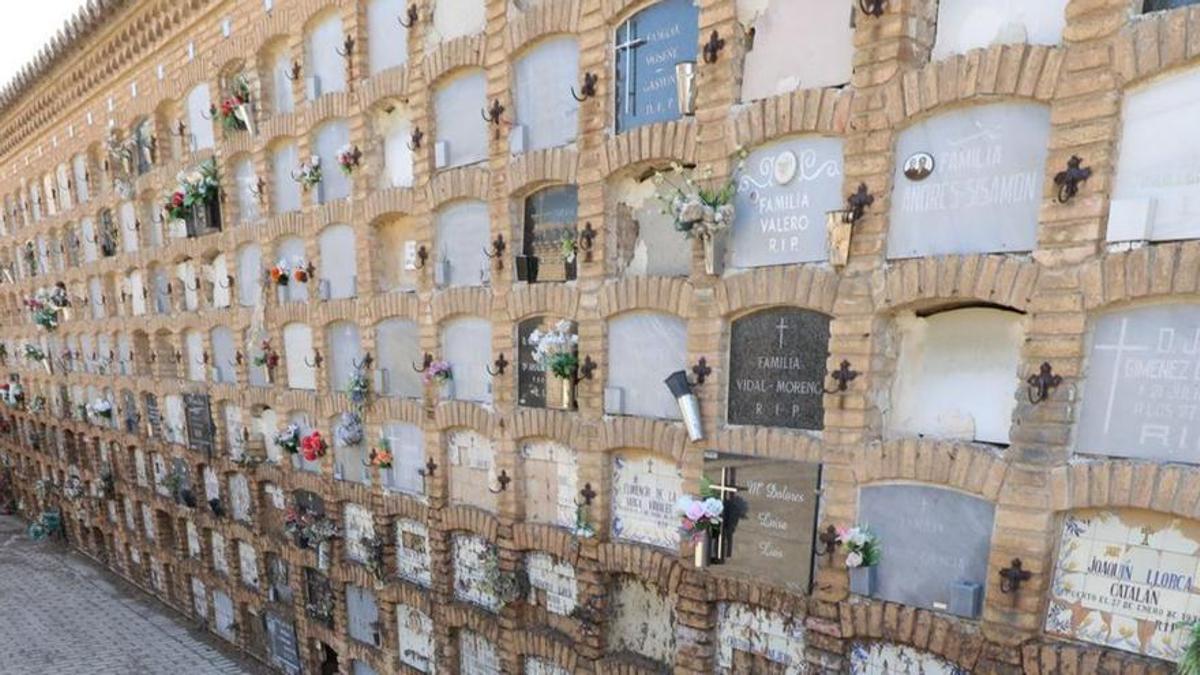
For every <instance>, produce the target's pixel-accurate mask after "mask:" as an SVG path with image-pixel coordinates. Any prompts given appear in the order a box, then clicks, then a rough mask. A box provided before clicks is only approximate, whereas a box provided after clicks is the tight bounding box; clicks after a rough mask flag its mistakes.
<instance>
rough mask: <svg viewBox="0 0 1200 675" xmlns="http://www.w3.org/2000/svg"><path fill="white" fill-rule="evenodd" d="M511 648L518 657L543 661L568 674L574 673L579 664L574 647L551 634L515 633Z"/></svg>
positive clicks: (577, 654)
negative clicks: (556, 666)
mask: <svg viewBox="0 0 1200 675" xmlns="http://www.w3.org/2000/svg"><path fill="white" fill-rule="evenodd" d="M513 646H514V649H515V651H516V653H517V654H518V655H519V656H523V657H526V656H535V657H537V658H540V659H544V660H546V661H549V662H551V663H554V664H557V665H558V666H560V667H562V668H565V669H566V671H567V672H568V673H574V672H576V670H575V669H576V666H577V665H578V664H579V653H578V652H576V651H575V649H574V647H572V645H571V644H569V643H567V642H563V641H562V640H560V639H556V638H555V637H554V636H553V635H552V634H551V633H546V632H540V631H539V632H531V631H517V632H516V638H515V640H514V641H513Z"/></svg>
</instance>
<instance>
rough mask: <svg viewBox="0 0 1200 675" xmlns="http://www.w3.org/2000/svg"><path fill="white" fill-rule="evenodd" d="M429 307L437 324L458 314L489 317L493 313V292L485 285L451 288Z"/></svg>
mask: <svg viewBox="0 0 1200 675" xmlns="http://www.w3.org/2000/svg"><path fill="white" fill-rule="evenodd" d="M429 308H430V311H431V313H432V315H433V322H434V323H437V324H441V323H442V322H443V321H445V320H446V319H449V318H451V317H453V316H455V315H458V314H470V315H472V316H478V317H480V318H483V319H487V318H490V317H491V315H492V294H491V292H490V291H489V290H488V289H487V288H483V287H463V288H450V289H447V290H445V291H443V292H442V293H439V294H438V295H437V297H435V298H434V299H433V302H431V303H430V305H429Z"/></svg>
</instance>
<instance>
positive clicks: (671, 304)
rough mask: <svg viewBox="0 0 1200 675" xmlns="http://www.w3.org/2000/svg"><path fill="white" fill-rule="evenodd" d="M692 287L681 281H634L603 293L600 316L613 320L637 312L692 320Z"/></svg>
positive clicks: (601, 294)
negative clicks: (624, 313)
mask: <svg viewBox="0 0 1200 675" xmlns="http://www.w3.org/2000/svg"><path fill="white" fill-rule="evenodd" d="M692 290H693V289H692V285H691V284H690V283H689V282H688V281H687V280H686V279H681V278H678V277H633V278H629V279H622V280H620V281H617V282H615V283H611V284H608V285H606V286H605V287H604V288H603V289H602V290H601V291H600V293H599V296H600V297H599V298H598V302H597V308H596V313H597V314H598V315H599V316H601V317H604V318H611V317H613V316H615V315H617V314H620V313H622V312H628V311H631V310H635V309H652V310H657V311H661V312H668V313H670V314H674V315H676V316H679V317H680V318H683V319H688V318H691V309H692V308H691V298H692Z"/></svg>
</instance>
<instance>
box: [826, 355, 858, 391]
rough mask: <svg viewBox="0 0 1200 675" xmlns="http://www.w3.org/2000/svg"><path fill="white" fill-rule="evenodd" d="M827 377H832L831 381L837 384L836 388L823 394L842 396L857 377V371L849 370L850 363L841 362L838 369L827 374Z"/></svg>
mask: <svg viewBox="0 0 1200 675" xmlns="http://www.w3.org/2000/svg"><path fill="white" fill-rule="evenodd" d="M829 377H832V378H833V380H834V381H835V382H837V386H835V387H834V388H833V389H828V388H827V389H825V393H826V394H844V393H845V392H846V390H847V389H849V388H850V383H851V382H853V381H854V379H855V378H857V377H858V371H857V370H851V369H850V362H849V361H846V360H843V361H842V362H841V364H840V365H839V366H838V369H837V370H835V371H833V372H832V373H830V374H829Z"/></svg>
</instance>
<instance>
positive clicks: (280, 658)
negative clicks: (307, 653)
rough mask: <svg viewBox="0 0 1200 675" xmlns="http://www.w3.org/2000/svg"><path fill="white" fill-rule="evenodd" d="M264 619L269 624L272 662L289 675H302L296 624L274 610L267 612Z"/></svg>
mask: <svg viewBox="0 0 1200 675" xmlns="http://www.w3.org/2000/svg"><path fill="white" fill-rule="evenodd" d="M264 620H265V621H266V624H267V648H268V650H269V651H270V654H271V664H272V665H274V666H275V667H276V668H279V669H280V670H282V671H283V672H285V673H287V674H288V675H300V670H301V666H300V649H299V644H298V643H297V642H296V626H295V625H294V624H293V623H292V622H290V621H287V620H285V619H284V618H282V617H280V616H278V615H276V614H275V613H274V612H267V613H266V615H265V616H264Z"/></svg>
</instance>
